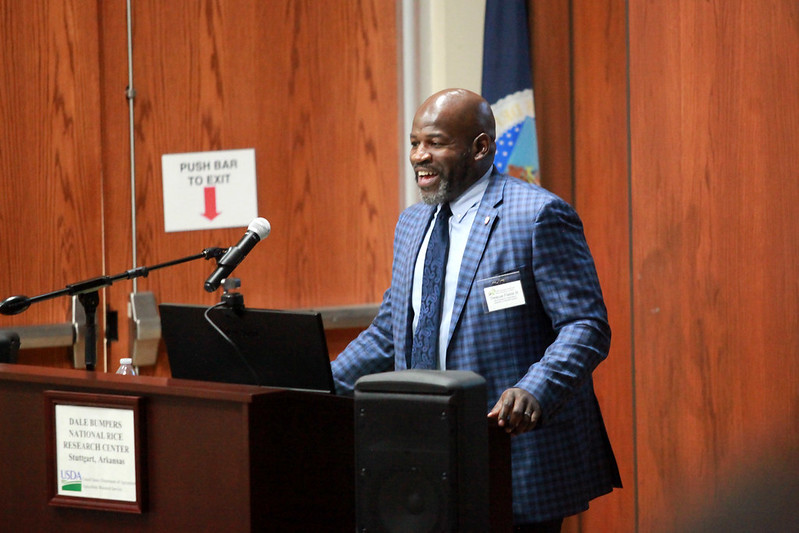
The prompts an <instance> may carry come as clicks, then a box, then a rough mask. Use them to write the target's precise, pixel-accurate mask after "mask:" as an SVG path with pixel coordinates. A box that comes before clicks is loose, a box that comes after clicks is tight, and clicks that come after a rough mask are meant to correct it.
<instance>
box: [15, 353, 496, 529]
mask: <svg viewBox="0 0 799 533" xmlns="http://www.w3.org/2000/svg"><path fill="white" fill-rule="evenodd" d="M54 396H55V397H64V396H67V397H73V396H78V397H81V398H88V399H89V400H90V401H93V400H95V399H97V400H98V401H102V399H103V398H105V399H108V398H115V397H121V398H125V399H126V400H125V401H127V402H131V401H135V402H136V405H137V406H138V407H137V408H136V409H137V412H138V413H139V415H140V418H139V420H138V430H139V431H140V433H141V446H140V450H139V451H140V452H141V453H140V455H139V457H138V460H139V461H141V469H140V470H141V475H140V476H139V479H137V483H139V484H140V487H141V499H140V502H139V503H140V510H138V511H137V510H133V511H131V510H130V508H127V509H125V508H124V507H121V508H117V507H115V506H114V505H107V506H104V505H100V509H97V508H90V509H87V508H79V507H75V506H70V505H69V504H67V505H64V504H63V502H59V501H58V498H56V499H55V500H56V501H54V498H53V491H54V490H55V488H54V485H55V477H56V476H55V475H54V472H55V470H54V468H53V464H54V462H56V459H55V456H54V450H55V447H56V446H55V444H56V441H55V440H54V438H53V431H52V428H51V427H49V426H50V425H52V424H53V420H52V416H50V415H49V412H50V411H51V409H52V398H53V397H54ZM131 398H132V399H133V400H131ZM0 435H2V436H1V437H0V517H2V524H3V525H2V528H1V529H6V528H7V529H8V530H9V531H11V530H13V531H63V532H68V531H81V532H92V531H98V532H107V531H115V532H124V531H136V532H139V531H169V532H173V531H192V532H193V531H224V532H225V533H236V532H244V531H281V532H283V531H301V532H307V531H324V532H338V531H346V532H348V533H351V532H352V531H354V530H355V475H354V458H355V450H354V414H353V401H352V399H351V398H344V397H338V396H333V395H328V394H321V393H311V392H298V391H287V390H282V389H269V388H262V387H254V386H247V385H230V384H223V383H210V382H199V381H188V380H176V379H168V378H153V377H143V376H137V377H128V376H117V375H115V374H104V373H95V372H86V371H79V370H64V369H55V368H44V367H35V366H21V365H8V364H0ZM489 444H490V446H489V447H490V455H491V458H490V461H491V485H492V486H491V502H490V507H491V524H492V531H509V530H510V520H511V518H510V450H509V446H510V445H509V438H508V436H507V435H506V434H505V433H504V432H501V431H500V430H499V429H498V428H496V427H494V428H493V429H492V430H491V431H489ZM137 448H139V446H137ZM68 500H69V499H68ZM73 501H74V500H73ZM102 503H103V502H101V504H102Z"/></svg>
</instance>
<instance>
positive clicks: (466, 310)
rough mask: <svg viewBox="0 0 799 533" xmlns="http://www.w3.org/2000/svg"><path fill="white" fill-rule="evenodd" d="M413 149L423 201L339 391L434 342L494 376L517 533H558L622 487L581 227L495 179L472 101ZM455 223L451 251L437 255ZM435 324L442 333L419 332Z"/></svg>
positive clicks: (451, 361) (348, 359)
mask: <svg viewBox="0 0 799 533" xmlns="http://www.w3.org/2000/svg"><path fill="white" fill-rule="evenodd" d="M410 139H411V151H410V161H411V164H412V165H413V168H414V171H415V174H416V183H417V185H418V187H419V190H420V193H421V197H422V200H423V202H422V203H419V204H416V205H414V206H411V207H410V208H408V209H406V210H405V211H404V212H403V213H402V214H401V215H400V218H399V222H398V223H397V227H396V232H395V236H394V261H393V267H392V280H391V287H390V288H389V289H388V290H387V291H386V293H385V295H384V297H383V302H382V304H381V306H380V310H379V312H378V315H377V317H376V318H375V319H374V321H373V322H372V324H371V325H370V326H369V328H367V329H366V330H365V331H364V332H363V333H362V334H361V335H360V336H359V337H358V338H357V339H355V340H354V341H353V342H352V343H351V344H350V345H349V346H348V347H347V349H346V350H345V351H344V352H343V353H342V354H341V355H340V356H339V357H338V358H337V359H336V360H335V361H334V362H333V375H334V379H335V381H336V387H337V390H338V392H339V393H343V394H346V393H350V392H351V391H352V389H353V386H354V383H355V381H356V380H357V379H358V378H359V377H361V376H363V375H366V374H371V373H375V372H383V371H388V370H402V369H406V368H411V367H424V364H425V363H424V357H423V356H420V355H418V352H420V351H422V348H418V346H419V345H424V344H425V342H422V341H424V340H425V339H424V337H425V336H427V337H430V338H427V341H426V344H428V345H430V347H431V348H429V350H432V353H433V355H432V356H431V357H432V359H434V360H433V361H432V367H434V368H440V369H450V370H472V371H474V372H476V373H478V374H480V375H481V376H483V377H484V378H485V379H486V385H487V394H488V399H489V405H488V406H487V410H488V416H489V417H490V418H494V419H497V421H498V422H497V423H498V424H499V425H500V426H501V427H504V428H505V430H506V431H508V432H509V433H511V434H512V435H514V437H513V439H512V441H511V450H512V451H511V454H512V469H513V514H514V524H516V525H517V526H518V529H517V531H560V528H561V523H562V521H563V518H564V517H565V516H568V515H571V514H575V513H578V512H580V511H583V510H585V509H586V508H587V507H588V501H589V500H590V499H592V498H595V497H597V496H599V495H601V494H605V493H607V492H610V491H611V490H612V488H613V487H614V486H621V484H620V480H619V473H618V468H617V466H616V461H615V458H614V456H613V451H612V450H611V448H610V443H609V441H608V438H607V433H606V431H605V427H604V423H603V421H602V415H601V413H600V411H599V405H598V403H597V400H596V396H595V395H594V390H593V383H592V380H591V373H592V371H593V370H594V368H595V367H596V366H597V364H599V362H600V361H602V360H603V359H604V358H605V357H606V356H607V352H608V348H609V346H610V328H609V326H608V323H607V312H606V310H605V305H604V303H603V300H602V293H601V290H600V287H599V282H598V280H597V276H596V271H595V268H594V263H593V259H592V257H591V254H590V252H589V250H588V246H587V245H586V242H585V237H584V235H583V230H582V223H581V222H580V220H579V218H578V216H577V214H576V213H575V212H574V210H573V209H572V208H571V207H570V206H569V205H568V204H566V203H565V202H564V201H562V200H561V199H559V198H557V197H556V196H554V195H553V194H551V193H549V192H547V191H545V190H544V189H542V188H540V187H537V186H534V185H530V184H527V183H524V182H522V181H521V180H518V179H516V178H511V177H509V176H506V175H503V174H500V173H499V172H497V170H496V169H495V168H494V167H493V160H494V154H495V151H496V145H495V123H494V116H493V113H492V112H491V107H490V105H489V104H488V102H486V101H485V100H484V99H483V98H482V97H481V96H479V95H477V94H475V93H472V92H469V91H466V90H462V89H450V90H445V91H442V92H439V93H437V94H434V95H433V96H431V97H430V98H428V99H427V100H426V101H425V102H424V103H423V104H422V105H421V107H420V108H419V109H418V111H417V112H416V115H415V117H414V121H413V129H412V131H411V138H410ZM450 211H451V213H452V214H451V216H450V217H449V220H448V226H449V228H448V232H449V235H448V236H449V242H448V244H446V243H445V244H444V247H443V248H436V251H434V252H433V253H432V254H429V253H428V252H429V250H430V249H429V248H428V246H429V242H435V241H437V240H438V237H434V236H433V235H435V231H434V230H435V222H436V220H437V219H439V218H441V219H442V220H444V219H445V217H446V216H447V215H448V214H449V212H450ZM444 224H445V223H442V226H443V225H444ZM444 231H445V232H446V230H444ZM444 237H446V235H445V236H444ZM427 255H431V256H435V257H444V258H445V260H443V259H442V261H443V263H444V266H443V269H444V271H445V273H446V274H445V276H444V281H443V295H439V293H438V292H431V291H434V289H431V288H428V287H430V286H431V285H432V284H428V283H424V281H426V280H425V279H423V278H425V277H428V274H427V273H428V270H427V267H426V265H425V261H426V259H427V257H426V256H427ZM433 259H434V257H431V258H429V259H428V261H432V260H433ZM431 295H433V296H431ZM431 298H432V299H435V300H437V301H436V302H435V303H434V304H433V305H430V302H429V300H430V299H431ZM439 306H440V308H439ZM430 307H432V308H433V311H434V313H433V315H431V316H433V317H434V318H428V316H427V313H428V311H429V308H430ZM439 309H441V314H440V318H439V316H438V311H439ZM420 314H421V315H423V316H422V318H420ZM438 320H440V324H438ZM430 323H433V324H435V331H436V333H437V335H436V334H433V335H427V334H425V333H421V332H422V331H423V330H424V329H425V327H427V326H429V324H430ZM436 337H437V338H436ZM428 363H429V361H428ZM427 367H428V368H430V366H427Z"/></svg>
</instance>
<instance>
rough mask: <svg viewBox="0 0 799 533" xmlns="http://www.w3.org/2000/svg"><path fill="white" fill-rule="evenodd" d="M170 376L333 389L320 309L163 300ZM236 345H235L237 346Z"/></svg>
mask: <svg viewBox="0 0 799 533" xmlns="http://www.w3.org/2000/svg"><path fill="white" fill-rule="evenodd" d="M158 307H159V311H160V314H161V334H162V336H163V338H164V344H165V345H166V351H167V357H168V359H169V366H170V367H171V370H172V377H174V378H179V379H194V380H201V381H217V382H224V383H240V384H245V385H260V386H265V387H278V388H285V389H298V390H310V391H322V392H330V393H332V392H334V391H335V389H334V386H333V375H332V373H331V371H330V359H329V356H328V352H327V342H326V340H325V330H324V327H323V324H322V316H321V315H320V314H319V313H314V312H303V311H278V310H268V309H245V310H243V311H242V312H239V313H237V312H235V311H234V310H232V309H229V308H226V307H218V308H214V309H211V310H210V311H208V318H209V319H210V320H211V321H213V323H214V324H216V326H217V327H218V328H219V329H220V330H222V331H223V332H224V333H225V335H227V336H228V337H229V339H230V341H232V344H231V342H228V341H227V340H225V338H224V337H223V336H222V335H221V334H220V333H219V332H218V331H217V330H216V329H214V327H213V326H212V325H211V324H209V323H208V320H206V318H205V316H204V315H205V312H206V310H208V308H207V307H204V306H197V305H185V304H161V305H159V306H158ZM234 345H235V346H234Z"/></svg>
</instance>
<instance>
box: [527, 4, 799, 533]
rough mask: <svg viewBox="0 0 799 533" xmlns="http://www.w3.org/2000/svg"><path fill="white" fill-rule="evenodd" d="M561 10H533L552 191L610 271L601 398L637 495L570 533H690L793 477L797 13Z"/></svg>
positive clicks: (798, 403)
mask: <svg viewBox="0 0 799 533" xmlns="http://www.w3.org/2000/svg"><path fill="white" fill-rule="evenodd" d="M552 4H554V3H538V2H536V3H533V4H532V7H533V10H532V23H533V25H534V29H535V33H534V46H533V48H534V51H536V50H537V51H536V52H535V53H534V72H535V76H536V79H537V80H538V81H537V84H536V106H537V111H538V115H539V117H540V126H541V130H542V131H541V133H540V139H541V140H540V142H541V143H542V146H541V147H540V149H541V154H542V155H541V167H542V180H543V181H544V183H545V185H547V186H548V187H549V188H550V189H552V190H554V191H556V192H558V193H559V194H561V195H562V196H564V197H565V198H567V199H569V200H570V201H572V202H573V203H574V204H575V206H576V207H577V209H578V211H579V212H580V214H581V216H582V218H583V221H584V223H585V226H586V234H587V237H588V241H589V244H590V245H591V248H592V251H593V253H594V257H595V259H596V262H597V268H598V270H599V275H600V279H601V281H602V286H603V290H604V292H605V297H606V303H607V305H608V311H609V315H610V320H611V326H612V327H613V345H612V347H611V353H610V356H609V358H608V360H607V361H605V362H604V363H603V364H602V365H600V367H599V368H598V369H597V371H596V372H595V381H596V389H597V395H598V396H599V398H600V402H601V404H602V408H603V412H604V414H605V420H606V423H607V425H608V431H609V433H610V437H611V441H612V442H613V445H614V448H615V450H616V453H617V457H618V459H619V463H620V468H621V472H622V479H623V481H624V484H625V488H624V489H623V490H621V491H615V492H614V493H613V494H611V495H609V496H605V497H603V498H600V499H598V500H595V501H594V502H593V503H592V505H591V509H590V510H589V511H588V512H586V513H583V514H582V515H580V516H578V517H575V518H572V519H569V520H567V522H566V525H565V527H564V531H614V532H615V531H682V530H686V529H687V528H689V527H691V524H694V520H697V516H699V517H702V516H705V517H707V516H708V515H710V514H711V513H713V512H715V511H716V510H717V509H718V507H719V506H724V505H725V504H729V502H725V499H726V498H727V497H729V495H730V494H734V489H736V488H739V487H737V486H736V483H739V482H740V480H741V479H747V477H748V476H751V477H752V479H754V480H755V481H759V480H760V479H761V478H762V476H761V475H759V474H762V472H759V469H762V470H763V471H764V472H768V473H773V472H775V471H776V472H779V469H780V468H781V465H780V464H779V463H777V465H776V466H775V464H774V463H775V461H778V460H780V459H783V460H785V461H786V462H785V463H784V465H782V467H787V468H790V467H791V466H792V465H793V466H795V464H796V454H797V453H798V452H797V450H799V358H797V353H799V328H797V321H799V281H797V276H796V275H795V274H794V270H795V266H796V265H797V264H799V244H798V243H799V226H797V224H796V223H795V218H796V217H795V211H796V209H795V205H797V203H799V184H798V183H797V180H796V179H795V177H796V176H797V175H798V174H799V152H797V150H795V147H796V146H797V144H799V127H797V126H796V125H797V124H799V90H797V88H799V71H797V69H796V68H795V65H796V63H797V61H799V24H797V22H798V21H799V5H797V4H796V2H793V1H790V0H767V1H763V2H754V1H747V0H739V1H734V2H721V1H709V2H691V1H681V2H644V1H623V0H602V1H599V2H595V1H587V0H571V2H569V3H568V4H569V5H568V7H564V6H562V5H560V6H554V5H552ZM564 13H565V16H564ZM553 22H555V23H553ZM564 33H565V34H568V39H567V41H568V46H569V49H570V53H569V54H568V58H567V59H566V60H564V59H563V56H562V47H563V40H564V39H563V34H564ZM553 42H557V43H559V44H557V45H553V44H552V43H553ZM550 46H557V47H558V50H556V51H551V50H549V47H550ZM547 55H549V58H548V57H547ZM552 57H559V58H561V60H560V61H556V60H552V59H551V58H552ZM564 72H566V74H564ZM564 78H568V79H569V80H570V83H569V86H568V87H564V86H563V79H564ZM549 81H551V82H552V83H554V84H556V85H557V86H558V87H559V90H557V91H555V90H542V88H541V86H542V85H543V84H546V83H548V82H549ZM556 101H557V102H556ZM564 101H569V102H570V103H571V107H570V108H568V111H569V113H568V114H567V113H566V111H565V109H566V107H565V106H564V104H563V102H564ZM553 107H554V108H556V109H559V110H561V111H559V112H557V113H556V112H553V111H552V109H553ZM553 114H559V115H560V116H561V117H562V118H563V120H564V121H567V120H568V121H569V122H570V128H568V132H567V134H564V133H563V132H562V131H559V132H558V131H556V132H553V131H552V129H551V127H550V126H549V123H550V121H551V120H552V115H553ZM564 146H567V147H570V148H569V149H570V152H569V153H570V154H571V155H570V165H569V164H567V163H566V162H564V161H563V157H564V154H565V153H566V151H565V150H564V148H563V147H564ZM792 454H793V455H792ZM775 458H776V459H775ZM763 487H764V486H763V485H757V486H756V487H754V489H751V490H748V491H747V490H744V491H743V494H749V495H751V494H752V493H753V492H756V491H760V492H762V489H763ZM767 487H768V488H769V489H771V491H772V492H770V493H769V494H770V495H780V494H779V491H780V489H781V488H782V489H784V487H779V486H767ZM781 496H783V497H784V494H782V495H781ZM793 496H794V498H795V497H796V495H793ZM739 503H740V502H738V503H736V504H735V505H733V506H732V507H731V508H727V509H725V511H724V512H726V513H729V512H730V510H731V509H732V510H733V511H734V509H735V506H736V505H738V504H739ZM757 505H758V506H760V507H763V508H765V513H766V515H768V514H769V513H770V512H771V511H773V510H774V509H772V508H771V507H769V505H770V503H769V499H768V498H767V497H763V498H760V499H759V500H758V503H757ZM723 514H724V513H720V515H723ZM717 516H719V515H717ZM739 518H743V517H739ZM733 520H734V519H733ZM739 523H740V522H739ZM749 525H751V524H749ZM744 527H747V526H744ZM717 530H721V529H718V528H717Z"/></svg>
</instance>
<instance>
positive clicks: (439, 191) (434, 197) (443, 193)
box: [419, 176, 451, 205]
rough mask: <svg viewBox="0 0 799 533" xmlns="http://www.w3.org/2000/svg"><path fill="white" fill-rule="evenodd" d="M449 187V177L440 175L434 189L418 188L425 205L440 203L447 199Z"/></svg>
mask: <svg viewBox="0 0 799 533" xmlns="http://www.w3.org/2000/svg"><path fill="white" fill-rule="evenodd" d="M450 189H451V187H450V180H449V177H444V176H442V177H441V179H440V180H439V182H438V188H436V190H434V191H424V190H422V189H419V194H420V195H421V197H422V202H424V203H426V204H427V205H436V204H442V203H444V202H446V201H447V200H448V199H449V192H450Z"/></svg>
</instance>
